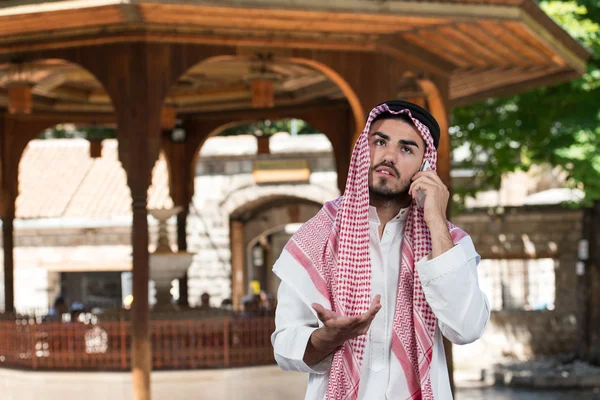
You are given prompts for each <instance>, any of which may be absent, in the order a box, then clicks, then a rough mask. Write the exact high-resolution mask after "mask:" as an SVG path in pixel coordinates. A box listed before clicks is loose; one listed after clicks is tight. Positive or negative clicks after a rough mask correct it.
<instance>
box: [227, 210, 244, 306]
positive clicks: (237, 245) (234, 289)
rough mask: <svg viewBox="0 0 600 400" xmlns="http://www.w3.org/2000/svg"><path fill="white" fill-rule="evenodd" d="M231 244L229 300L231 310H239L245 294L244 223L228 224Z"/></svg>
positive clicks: (233, 222) (234, 221)
mask: <svg viewBox="0 0 600 400" xmlns="http://www.w3.org/2000/svg"><path fill="white" fill-rule="evenodd" d="M230 229H231V232H230V235H229V236H230V243H231V300H232V302H233V309H234V310H239V309H240V308H241V300H242V297H243V296H244V294H245V292H246V287H245V283H244V269H245V260H246V257H245V251H246V249H245V246H244V222H243V221H238V220H232V221H231V224H230Z"/></svg>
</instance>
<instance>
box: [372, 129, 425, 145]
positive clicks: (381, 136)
mask: <svg viewBox="0 0 600 400" xmlns="http://www.w3.org/2000/svg"><path fill="white" fill-rule="evenodd" d="M371 136H379V137H380V138H382V139H383V140H387V141H388V142H389V141H390V137H389V136H388V135H386V134H385V133H383V132H379V131H377V132H375V133H373V135H371ZM398 143H400V144H403V145H405V146H415V147H416V148H417V149H418V148H419V145H418V144H417V142H415V141H414V140H404V139H401V140H399V141H398Z"/></svg>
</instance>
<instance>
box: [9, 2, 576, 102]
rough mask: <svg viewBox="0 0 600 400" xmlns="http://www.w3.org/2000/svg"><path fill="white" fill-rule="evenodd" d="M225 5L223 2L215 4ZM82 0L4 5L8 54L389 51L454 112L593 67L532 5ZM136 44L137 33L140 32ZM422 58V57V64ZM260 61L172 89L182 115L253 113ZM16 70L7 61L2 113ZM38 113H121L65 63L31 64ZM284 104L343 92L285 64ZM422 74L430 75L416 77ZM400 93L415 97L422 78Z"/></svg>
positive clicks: (211, 66)
mask: <svg viewBox="0 0 600 400" xmlns="http://www.w3.org/2000/svg"><path fill="white" fill-rule="evenodd" d="M215 4H218V5H215ZM289 4H290V2H288V1H284V0H248V1H243V0H236V1H234V0H222V1H219V2H218V3H215V2H214V1H202V0H195V1H172V0H154V1H153V0H71V1H51V2H50V1H46V2H44V1H35V0H34V1H31V0H30V1H26V2H23V1H5V2H3V3H2V5H1V6H0V57H4V59H5V60H8V59H7V57H9V56H10V55H11V54H15V53H18V52H19V51H24V49H29V50H31V49H43V48H45V47H44V46H47V45H48V43H49V40H51V42H52V45H53V46H57V45H62V46H73V45H76V43H81V40H86V38H87V39H89V38H94V43H99V42H101V41H106V42H110V41H114V40H115V38H117V37H118V36H119V35H121V36H123V34H124V33H127V34H129V35H131V34H133V33H136V32H143V34H144V38H145V40H161V41H165V40H166V41H169V40H173V41H178V42H181V41H189V42H190V43H207V44H235V45H237V46H242V47H243V46H253V47H264V46H268V45H276V46H277V47H290V48H298V47H301V48H325V49H332V50H333V49H353V50H360V51H384V52H388V53H390V54H395V55H397V56H399V57H400V58H402V56H403V55H406V56H407V60H408V59H410V60H412V61H411V63H413V64H414V60H415V59H417V64H418V67H419V68H422V69H423V70H425V71H428V72H433V73H437V74H443V75H446V76H448V77H449V79H450V99H451V101H452V104H453V105H457V104H467V103H470V102H474V101H478V100H483V99H485V98H487V97H490V96H496V95H503V94H510V93H513V92H516V91H518V90H522V89H523V88H525V89H533V88H535V87H539V86H543V85H549V84H554V83H559V82H563V81H566V80H569V79H572V78H574V77H576V76H579V75H580V74H581V73H583V71H584V70H585V62H586V59H587V57H588V52H587V51H586V50H585V49H584V48H582V47H581V46H580V45H579V44H578V43H577V42H576V41H575V40H573V39H572V38H571V37H570V36H568V35H567V34H566V33H565V32H564V31H562V30H561V29H560V28H559V27H558V26H557V25H556V24H554V23H553V22H552V21H551V20H550V19H549V18H548V17H547V16H546V15H545V14H544V13H543V12H542V11H541V10H540V9H539V8H538V7H537V6H536V5H535V4H534V3H533V1H530V0H524V1H521V0H519V1H517V0H464V1H461V0H451V1H438V2H429V1H428V2H422V1H391V0H388V1H378V2H375V1H363V0H343V1H341V0H330V1H323V0H305V1H303V2H302V6H301V7H299V6H296V7H295V6H293V5H289ZM132 37H135V36H132ZM419 61H420V62H419ZM253 66H255V61H253V60H252V59H250V58H246V57H240V58H239V59H230V60H221V61H216V62H211V63H203V64H200V65H197V66H196V67H194V68H192V69H191V70H189V71H188V72H187V73H186V74H185V75H184V76H183V77H181V79H180V80H179V82H178V83H177V85H176V86H174V87H173V88H172V89H171V93H170V96H169V98H168V99H167V103H168V104H170V105H172V106H174V107H175V108H176V109H178V110H179V111H180V112H184V113H192V112H199V111H211V110H227V109H230V110H231V109H242V108H248V107H249V106H250V84H249V79H250V74H251V71H252V68H253ZM10 68H11V66H10V64H9V63H5V64H2V65H0V106H2V105H3V104H4V103H5V101H6V99H5V97H6V85H7V84H8V83H9V82H8V80H9V78H8V76H9V74H7V72H8V71H9V69H10ZM28 68H29V70H30V72H31V76H32V80H33V83H34V91H33V93H34V110H35V109H37V110H45V111H98V112H103V111H106V112H108V111H110V110H111V105H110V101H109V98H108V96H107V95H106V94H105V93H104V91H103V89H102V87H101V86H100V85H99V84H98V82H97V81H96V80H95V79H94V78H93V76H91V75H90V74H89V73H87V72H86V71H85V70H83V69H81V68H79V67H78V66H76V65H72V64H68V63H65V62H62V61H58V60H46V61H40V62H36V63H34V64H29V65H28ZM267 68H268V72H269V75H270V76H272V77H273V79H274V81H275V93H276V98H275V102H276V104H277V105H293V104H299V103H303V102H309V101H314V100H338V99H340V98H343V95H342V93H341V92H340V90H339V89H338V88H337V86H335V85H334V84H333V83H332V82H330V81H329V80H328V79H327V78H326V77H324V76H323V75H321V74H320V73H319V72H317V71H315V70H312V69H311V68H309V67H306V66H301V65H295V64H291V63H289V62H285V61H284V60H277V59H276V60H274V61H273V62H272V63H269V64H268V67H267ZM416 72H419V71H416ZM399 90H400V91H402V90H407V91H414V88H412V87H411V85H410V83H409V84H407V85H404V86H402V84H401V87H399Z"/></svg>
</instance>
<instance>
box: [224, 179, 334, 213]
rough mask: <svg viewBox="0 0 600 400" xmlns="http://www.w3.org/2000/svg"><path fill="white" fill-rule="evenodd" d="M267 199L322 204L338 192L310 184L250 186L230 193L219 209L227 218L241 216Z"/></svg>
mask: <svg viewBox="0 0 600 400" xmlns="http://www.w3.org/2000/svg"><path fill="white" fill-rule="evenodd" d="M269 197H293V198H298V199H304V200H308V201H312V202H314V203H318V204H324V203H325V202H327V201H329V200H333V199H335V198H337V197H339V191H337V190H332V189H331V188H327V187H323V186H317V185H311V184H302V185H277V186H259V185H250V186H246V187H244V188H240V189H239V190H236V191H233V192H230V193H229V194H228V196H227V198H225V200H224V201H222V202H221V203H220V204H219V207H220V208H221V210H222V211H223V213H224V214H225V215H227V216H232V215H233V216H241V214H240V210H244V209H250V208H254V207H256V204H258V203H259V202H262V201H264V199H265V198H269Z"/></svg>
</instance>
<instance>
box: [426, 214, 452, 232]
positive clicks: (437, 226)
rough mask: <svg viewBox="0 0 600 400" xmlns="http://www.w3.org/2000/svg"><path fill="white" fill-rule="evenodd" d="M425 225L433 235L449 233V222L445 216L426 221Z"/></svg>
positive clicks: (437, 216)
mask: <svg viewBox="0 0 600 400" xmlns="http://www.w3.org/2000/svg"><path fill="white" fill-rule="evenodd" d="M425 223H426V224H427V227H428V228H429V231H430V232H431V233H434V232H435V233H440V232H444V231H446V232H448V221H447V220H446V216H444V215H436V216H434V217H432V218H428V219H425Z"/></svg>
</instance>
